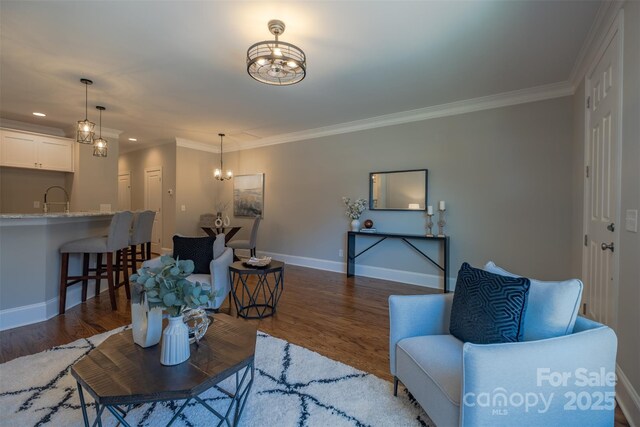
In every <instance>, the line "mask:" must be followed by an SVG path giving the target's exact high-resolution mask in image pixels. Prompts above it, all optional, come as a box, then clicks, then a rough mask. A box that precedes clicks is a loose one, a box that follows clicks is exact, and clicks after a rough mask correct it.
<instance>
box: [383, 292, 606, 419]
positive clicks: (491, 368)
mask: <svg viewBox="0 0 640 427" xmlns="http://www.w3.org/2000/svg"><path fill="white" fill-rule="evenodd" d="M452 301H453V294H444V295H442V294H441V295H416V296H391V297H390V298H389V317H390V340H389V350H390V355H389V356H390V361H391V373H392V374H393V376H394V394H397V387H398V380H399V381H401V382H402V383H403V384H404V385H405V387H406V388H407V389H408V390H409V392H410V393H411V394H412V395H413V396H414V397H415V398H416V400H417V401H418V402H419V403H420V405H421V406H422V407H423V408H424V410H425V411H426V412H427V414H428V415H429V417H431V419H432V420H433V421H434V422H435V423H436V424H437V425H438V426H439V427H450V426H459V425H460V426H507V425H508V426H518V427H522V426H556V425H557V426H560V425H562V426H587V425H588V426H612V425H613V418H614V407H615V401H614V397H615V394H614V393H615V374H614V372H615V359H616V346H617V341H616V335H615V333H614V332H613V330H611V329H610V328H608V327H607V326H604V325H602V324H599V323H596V322H593V321H591V320H588V319H586V318H583V317H578V318H577V320H576V321H575V326H573V332H572V333H570V334H568V335H564V336H558V337H554V338H548V339H539V340H533V341H523V342H515V343H505V344H485V345H479V344H471V343H463V342H461V341H460V340H458V339H457V338H455V337H454V336H452V335H450V334H449V319H450V316H451V305H452Z"/></svg>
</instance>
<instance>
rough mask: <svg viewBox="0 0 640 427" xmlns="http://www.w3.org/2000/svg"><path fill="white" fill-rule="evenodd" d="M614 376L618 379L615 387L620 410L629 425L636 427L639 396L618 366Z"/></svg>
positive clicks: (637, 424)
mask: <svg viewBox="0 0 640 427" xmlns="http://www.w3.org/2000/svg"><path fill="white" fill-rule="evenodd" d="M616 375H617V377H618V383H617V386H616V400H617V401H618V405H619V406H620V409H622V412H623V413H624V416H625V417H627V421H628V422H629V425H630V426H631V427H638V426H640V396H639V395H638V392H637V390H635V389H634V388H633V385H632V384H631V381H629V378H627V376H626V375H625V374H624V372H622V369H620V366H618V365H616Z"/></svg>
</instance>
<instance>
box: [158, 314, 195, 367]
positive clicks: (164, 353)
mask: <svg viewBox="0 0 640 427" xmlns="http://www.w3.org/2000/svg"><path fill="white" fill-rule="evenodd" d="M190 355H191V352H190V350H189V327H188V326H187V325H186V324H185V323H184V320H183V318H182V315H180V316H176V317H169V325H168V326H167V327H166V328H165V329H164V332H163V333H162V350H161V352H160V363H162V364H163V365H167V366H171V365H177V364H179V363H182V362H184V361H185V360H187V359H188V358H189V356H190Z"/></svg>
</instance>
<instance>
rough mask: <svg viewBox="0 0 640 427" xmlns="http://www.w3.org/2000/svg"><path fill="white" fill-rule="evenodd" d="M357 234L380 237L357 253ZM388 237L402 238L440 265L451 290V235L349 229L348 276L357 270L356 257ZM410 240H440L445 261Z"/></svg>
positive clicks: (432, 261)
mask: <svg viewBox="0 0 640 427" xmlns="http://www.w3.org/2000/svg"><path fill="white" fill-rule="evenodd" d="M356 236H366V237H373V238H376V239H378V240H377V241H376V242H375V243H373V244H372V245H370V246H368V247H367V248H366V249H364V250H362V251H360V252H359V253H357V254H356ZM387 239H400V240H402V241H403V242H405V243H406V244H407V245H409V246H411V247H412V248H413V249H415V250H416V251H417V252H418V253H419V254H420V255H422V256H423V257H425V258H426V259H427V260H429V261H430V262H431V263H432V264H433V265H435V266H436V267H438V268H439V269H440V271H442V272H443V274H444V292H445V293H447V292H449V283H448V282H449V236H425V235H422V234H399V233H367V232H362V231H349V233H348V237H347V277H351V276H353V275H354V274H355V271H356V258H358V257H359V256H360V255H362V254H363V253H365V252H367V251H368V250H369V249H371V248H373V247H374V246H376V245H378V243H381V242H383V241H385V240H387ZM410 240H429V241H436V242H439V243H440V244H441V245H442V246H443V250H444V262H443V263H442V265H441V264H440V263H438V262H437V261H434V259H433V258H431V257H430V256H429V255H427V254H425V253H424V252H422V251H421V250H420V249H418V248H417V247H416V245H414V244H413V243H411V242H410Z"/></svg>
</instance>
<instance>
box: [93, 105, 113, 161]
mask: <svg viewBox="0 0 640 427" xmlns="http://www.w3.org/2000/svg"><path fill="white" fill-rule="evenodd" d="M96 109H97V110H100V137H99V138H96V139H94V140H93V155H94V156H95V157H107V151H108V149H109V143H108V142H107V140H106V139H104V138H103V137H102V112H103V111H104V110H106V108H104V107H102V106H100V105H97V106H96Z"/></svg>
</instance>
